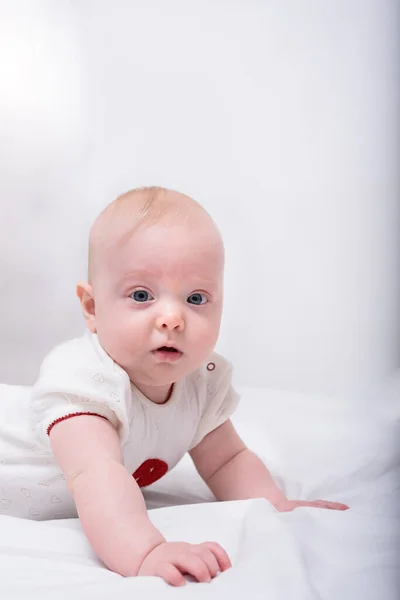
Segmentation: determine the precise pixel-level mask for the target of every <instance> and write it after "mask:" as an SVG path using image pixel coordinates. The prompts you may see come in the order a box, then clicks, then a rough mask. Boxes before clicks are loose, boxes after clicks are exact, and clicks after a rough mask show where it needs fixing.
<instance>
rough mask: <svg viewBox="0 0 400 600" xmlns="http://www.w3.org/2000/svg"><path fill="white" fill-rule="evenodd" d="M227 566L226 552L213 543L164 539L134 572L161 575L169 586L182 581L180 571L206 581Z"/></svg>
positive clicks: (145, 574)
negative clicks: (167, 540)
mask: <svg viewBox="0 0 400 600" xmlns="http://www.w3.org/2000/svg"><path fill="white" fill-rule="evenodd" d="M231 566H232V565H231V561H230V560H229V557H228V555H227V553H226V552H225V550H224V549H223V548H221V546H220V545H219V544H216V543H215V542H205V543H203V544H187V543H185V542H165V543H163V544H160V545H159V546H157V547H156V548H154V549H153V550H152V551H151V552H150V553H149V554H148V555H147V556H146V558H145V559H144V561H143V562H142V564H141V566H140V569H139V572H138V575H139V576H156V577H162V579H164V581H166V582H167V583H169V584H170V585H174V586H180V585H184V584H185V579H184V577H183V575H184V574H186V575H191V576H192V577H194V578H195V579H197V581H199V582H209V581H211V579H213V578H214V577H215V576H216V575H217V573H218V572H219V571H221V572H222V571H226V570H227V569H229V568H230V567H231Z"/></svg>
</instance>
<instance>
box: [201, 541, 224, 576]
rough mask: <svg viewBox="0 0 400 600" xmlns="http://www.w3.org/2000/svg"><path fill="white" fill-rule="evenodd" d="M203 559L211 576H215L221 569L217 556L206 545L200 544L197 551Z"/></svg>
mask: <svg viewBox="0 0 400 600" xmlns="http://www.w3.org/2000/svg"><path fill="white" fill-rule="evenodd" d="M195 553H196V554H197V555H198V556H199V557H200V558H201V560H202V561H203V562H204V563H205V564H206V565H207V569H208V572H209V573H210V575H211V577H212V578H214V577H216V575H217V574H218V572H219V571H220V570H221V569H220V566H219V564H218V561H217V558H216V556H215V554H214V553H213V552H211V550H210V549H209V548H207V547H206V546H203V545H202V546H198V549H197V550H196V552H195Z"/></svg>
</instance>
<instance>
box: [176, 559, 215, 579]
mask: <svg viewBox="0 0 400 600" xmlns="http://www.w3.org/2000/svg"><path fill="white" fill-rule="evenodd" d="M174 565H175V566H176V567H177V568H178V569H179V571H180V572H181V573H186V574H187V575H191V576H192V577H194V578H195V579H197V581H198V582H199V583H204V582H207V583H208V582H209V581H211V575H210V572H209V570H208V567H207V565H206V564H205V562H204V561H203V560H202V559H201V558H200V557H199V556H197V555H196V554H184V555H182V557H180V558H178V559H177V560H174Z"/></svg>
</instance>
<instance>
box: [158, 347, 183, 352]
mask: <svg viewBox="0 0 400 600" xmlns="http://www.w3.org/2000/svg"><path fill="white" fill-rule="evenodd" d="M157 351H158V352H179V350H177V348H174V347H171V346H160V348H157Z"/></svg>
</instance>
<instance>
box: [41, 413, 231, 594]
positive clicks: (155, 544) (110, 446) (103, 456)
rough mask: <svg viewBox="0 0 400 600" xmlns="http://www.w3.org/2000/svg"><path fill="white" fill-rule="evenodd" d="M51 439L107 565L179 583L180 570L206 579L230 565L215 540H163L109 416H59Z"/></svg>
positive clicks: (126, 573)
mask: <svg viewBox="0 0 400 600" xmlns="http://www.w3.org/2000/svg"><path fill="white" fill-rule="evenodd" d="M50 443H51V446H52V449H53V451H54V454H55V456H56V459H57V461H58V462H59V464H60V466H61V469H62V470H63V472H64V474H65V479H66V482H67V485H68V488H69V490H70V492H71V494H72V496H73V499H74V501H75V504H76V508H77V511H78V515H79V518H80V521H81V525H82V529H83V531H84V533H85V534H86V536H87V538H88V540H89V542H90V544H91V545H92V547H93V550H94V551H95V552H96V554H97V555H98V556H99V557H100V558H101V560H102V561H103V562H104V563H105V565H106V566H107V567H108V568H109V569H111V570H112V571H115V572H116V573H119V574H120V575H124V576H135V575H152V576H158V577H162V578H163V579H164V580H165V581H166V582H167V583H170V584H171V585H183V584H184V583H185V580H184V578H183V574H184V573H189V574H190V575H192V576H193V577H194V578H195V579H197V580H198V581H210V580H211V579H212V578H213V577H215V575H216V574H217V573H218V571H224V570H226V569H228V568H229V567H230V566H231V564H230V560H229V557H228V555H227V554H226V552H225V550H223V548H221V547H220V546H219V545H218V544H216V543H213V542H206V543H204V544H188V543H185V542H167V541H166V540H165V538H164V537H163V536H162V535H161V533H160V532H159V531H158V530H157V529H156V528H155V527H154V526H153V525H152V523H151V521H150V519H149V517H148V515H147V510H146V506H145V503H144V499H143V496H142V493H141V491H140V489H139V487H138V485H137V483H136V481H135V480H134V478H133V477H132V475H131V474H130V473H129V472H128V471H127V470H126V469H125V467H124V465H123V457H122V452H121V447H120V442H119V438H118V434H117V432H116V430H115V429H114V427H113V426H112V425H111V424H110V423H109V422H108V421H106V420H105V419H102V418H100V417H96V416H85V415H80V416H76V417H72V418H70V419H67V420H65V421H61V422H60V423H58V424H56V425H55V426H54V427H53V428H52V429H51V432H50Z"/></svg>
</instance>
